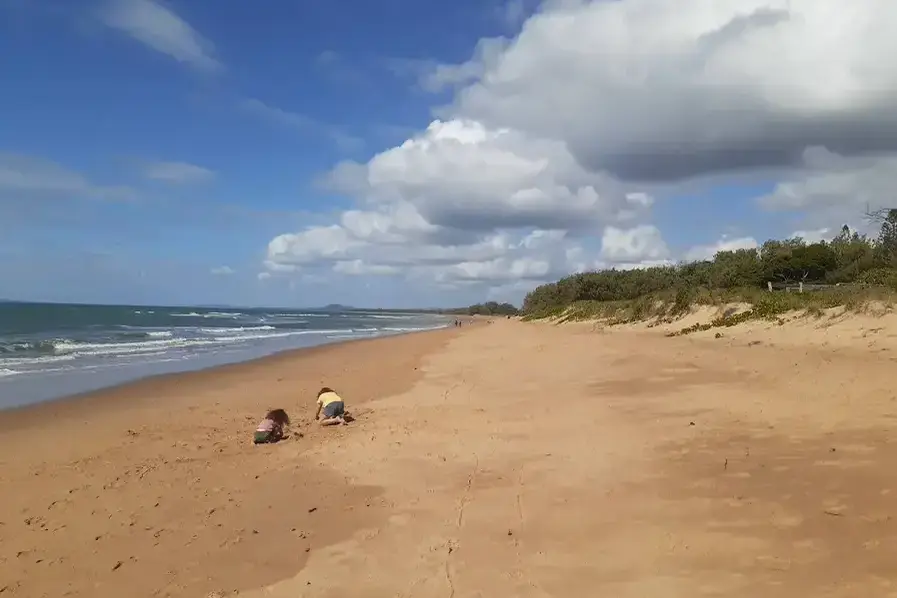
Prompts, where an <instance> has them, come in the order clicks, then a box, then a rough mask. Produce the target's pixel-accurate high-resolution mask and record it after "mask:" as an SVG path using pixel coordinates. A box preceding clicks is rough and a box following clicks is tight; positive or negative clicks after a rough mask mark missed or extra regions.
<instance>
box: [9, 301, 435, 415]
mask: <svg viewBox="0 0 897 598" xmlns="http://www.w3.org/2000/svg"><path fill="white" fill-rule="evenodd" d="M449 323H450V318H447V317H445V316H440V315H435V314H412V313H394V312H386V313H384V312H377V311H356V310H349V311H324V310H310V309H305V310H298V309H297V310H292V309H262V308H251V309H249V308H200V307H162V306H155V307H154V306H129V305H74V304H48V303H0V409H8V408H10V407H18V406H22V405H28V404H32V403H37V402H42V401H47V400H52V399H57V398H61V397H65V396H69V395H73V394H78V393H82V392H87V391H91V390H97V389H100V388H105V387H108V386H113V385H116V384H121V383H123V382H127V381H131V380H136V379H139V378H144V377H147V376H153V375H158V374H167V373H174V372H183V371H189V370H197V369H203V368H208V367H213V366H217V365H223V364H226V363H236V362H240V361H247V360H250V359H255V358H258V357H263V356H265V355H271V354H273V353H277V352H280V351H285V350H288V349H298V348H302V347H312V346H316V345H322V344H326V343H333V342H339V341H346V340H352V339H359V338H373V337H378V336H388V335H393V334H402V333H407V332H415V331H422V330H431V329H435V328H442V327H445V326H447V325H448V324H449Z"/></svg>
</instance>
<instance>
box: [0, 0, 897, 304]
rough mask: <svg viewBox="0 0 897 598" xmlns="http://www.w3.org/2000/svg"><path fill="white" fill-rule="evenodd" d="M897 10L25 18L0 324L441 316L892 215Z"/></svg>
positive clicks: (10, 93) (361, 6) (547, 4)
mask: <svg viewBox="0 0 897 598" xmlns="http://www.w3.org/2000/svg"><path fill="white" fill-rule="evenodd" d="M894 31H897V3H895V2H893V1H892V0H852V1H851V2H849V3H845V2H844V1H843V0H592V1H587V0H545V1H539V0H452V2H445V1H443V0H418V1H411V0H378V1H377V2H371V1H370V0H327V1H326V2H324V1H319V0H267V1H266V2H263V3H258V2H256V3H251V2H236V1H229V0H228V1H220V2H208V1H203V0H78V1H77V2H74V1H71V0H0V57H3V58H2V59H0V89H2V93H0V115H2V116H0V123H2V125H0V297H5V298H12V299H23V300H42V301H71V302H98V303H139V304H160V303H161V304H177V305H187V304H230V305H264V306H286V307H289V306H297V307H298V306H314V305H323V304H328V303H343V304H349V305H356V306H380V307H446V306H459V305H467V304H470V303H475V302H480V301H486V300H497V301H511V302H514V303H518V304H519V303H520V301H521V300H522V298H523V297H524V295H525V294H526V292H528V291H529V290H531V289H532V288H534V287H535V286H537V285H539V284H542V283H544V282H547V281H553V280H557V279H558V278H560V277H563V276H566V275H568V274H571V273H574V272H581V271H586V270H592V269H600V268H635V267H644V266H649V265H656V264H672V263H677V262H680V261H684V260H695V259H706V258H708V257H711V256H712V255H713V254H714V253H715V252H716V251H718V250H722V249H733V248H751V247H756V246H757V245H758V244H761V243H762V242H763V241H764V240H766V239H769V238H781V237H786V236H802V237H804V238H807V239H808V240H811V241H815V240H819V239H826V238H829V237H831V236H833V235H834V234H835V232H837V230H838V229H839V228H840V227H841V226H842V225H843V224H849V225H851V226H853V227H857V228H859V229H860V230H863V228H864V227H865V226H866V223H865V220H864V217H863V214H864V213H865V212H866V211H867V210H868V209H874V208H880V207H891V206H890V205H889V204H888V201H893V199H892V197H891V196H892V194H893V189H895V188H897V112H895V111H894V110H893V106H894V105H895V101H897V71H895V70H894V69H893V68H891V67H890V66H888V61H887V60H886V59H885V57H887V56H892V55H895V54H897V36H895V35H894V34H893V32H894Z"/></svg>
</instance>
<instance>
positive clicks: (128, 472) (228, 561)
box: [0, 318, 897, 598]
mask: <svg viewBox="0 0 897 598" xmlns="http://www.w3.org/2000/svg"><path fill="white" fill-rule="evenodd" d="M870 321H871V320H870ZM870 321H866V320H857V321H856V322H854V323H853V324H851V323H849V322H847V321H846V320H845V321H840V322H838V323H837V325H838V326H839V327H840V328H838V329H837V330H836V332H832V329H831V327H829V328H825V329H820V328H814V327H813V324H808V323H806V322H796V323H789V324H787V325H786V326H784V327H772V328H768V329H767V328H764V327H762V326H757V325H754V326H752V327H745V328H744V329H727V330H726V331H725V335H724V336H723V337H722V338H719V339H717V338H714V337H713V336H712V335H711V336H708V335H706V334H705V335H703V336H702V335H697V336H694V337H678V338H666V337H664V336H663V333H662V332H661V331H658V330H656V329H653V330H647V331H646V330H637V329H628V330H627V329H624V330H613V329H611V330H604V331H595V330H593V329H592V326H591V325H566V326H553V325H546V324H526V323H520V322H517V321H506V320H496V321H495V323H494V324H491V325H487V324H481V325H477V326H471V327H469V328H467V329H462V330H460V331H457V330H451V331H446V332H440V333H435V334H421V335H416V336H413V337H404V338H395V339H386V340H382V341H372V342H370V343H355V344H347V345H344V346H340V347H333V348H329V349H326V350H322V351H321V352H319V353H309V354H306V355H288V356H283V357H279V358H276V359H275V360H269V361H264V362H260V363H257V364H250V365H246V366H238V367H236V368H232V369H225V370H218V371H210V372H205V373H202V374H194V375H188V376H178V377H173V378H171V379H167V380H161V381H153V382H149V383H145V384H143V385H141V384H138V385H136V386H134V387H132V389H131V390H129V389H127V388H124V389H118V390H116V391H114V393H117V394H115V398H116V405H118V407H115V408H111V409H109V410H108V412H106V411H105V410H104V409H103V406H105V405H108V404H110V401H108V400H105V399H103V398H102V397H101V398H99V399H90V401H92V402H93V403H92V404H88V403H85V404H83V405H89V406H90V407H91V410H90V415H89V417H90V423H88V424H84V423H82V422H83V421H84V418H85V417H87V415H84V414H83V413H82V411H83V409H82V410H79V409H75V407H77V403H76V402H73V403H70V404H69V405H70V406H71V407H65V408H63V407H57V409H63V410H66V409H67V410H68V413H67V414H63V415H61V416H59V417H58V418H56V419H54V420H51V421H50V422H49V423H48V424H46V425H45V426H43V427H42V428H41V427H37V426H35V425H34V421H35V420H34V418H33V417H31V419H30V420H29V417H28V416H27V414H18V415H17V414H13V415H12V416H10V418H9V419H8V420H4V422H3V424H2V425H3V428H0V429H2V436H0V439H2V442H4V443H6V445H5V446H3V447H2V450H3V452H2V455H3V459H5V463H4V464H3V469H2V478H3V484H4V486H3V487H4V493H3V495H2V498H0V500H2V505H0V506H2V509H0V513H2V514H3V515H2V525H0V539H2V547H3V548H2V554H0V559H2V561H0V579H2V580H3V582H2V583H7V584H8V585H7V590H6V591H7V592H10V593H11V595H13V596H16V595H22V596H29V597H30V596H44V595H45V596H63V595H66V594H65V592H66V591H70V592H71V593H70V594H69V595H72V596H152V595H159V596H164V595H171V596H196V597H198V598H202V597H203V596H205V595H206V594H207V593H208V592H210V591H220V592H221V593H222V595H229V593H231V592H232V591H234V590H242V591H241V592H240V594H239V595H240V596H241V597H242V598H262V597H265V598H294V597H299V596H304V597H334V598H335V597H337V596H339V597H351V596H359V597H361V596H365V597H381V596H382V597H387V596H389V597H393V596H409V597H411V596H413V597H430V596H432V597H437V596H438V597H449V596H452V597H463V596H520V597H527V596H533V597H537V596H538V597H544V596H558V597H572V596H583V597H591V596H609V597H614V598H636V597H638V598H655V597H656V598H660V597H664V598H666V597H688V598H691V597H695V596H735V597H745V598H747V597H750V598H753V597H755V596H758V595H762V596H764V597H767V598H776V597H786V596H787V597H793V596H813V597H814V598H815V597H834V596H843V597H854V596H897V569H895V568H894V554H897V518H895V515H897V502H895V498H897V478H895V477H894V474H893V472H892V464H893V463H894V462H895V458H897V443H895V441H894V440H893V435H892V434H891V430H892V428H893V427H894V426H895V424H897V393H895V391H894V390H893V388H894V387H893V382H892V380H893V372H894V371H895V358H897V343H890V344H889V342H886V339H889V338H891V337H890V336H889V335H890V334H892V333H894V334H897V326H895V322H891V321H890V320H888V319H887V318H884V319H880V320H877V321H878V322H879V323H878V324H877V325H876V326H874V327H875V328H881V330H878V331H877V332H874V333H869V330H870V328H869V322H870ZM792 325H793V326H794V327H795V328H794V335H793V336H792V337H791V340H790V341H789V342H787V343H786V342H785V339H786V338H788V336H787V332H786V330H787V329H788V328H789V327H790V326H792ZM889 330H890V331H891V332H889ZM864 334H865V336H864ZM873 336H874V338H872V337H873ZM895 338H897V337H895ZM832 339H837V342H833V340H832ZM873 341H875V342H874V343H873ZM824 343H827V344H824ZM418 363H419V364H420V365H419V366H418V367H420V370H419V371H418V375H413V367H414V364H418ZM348 364H352V365H348ZM346 366H348V367H349V368H350V369H352V371H348V372H343V371H342V368H343V367H346ZM353 368H354V369H353ZM403 368H404V369H403ZM408 370H411V372H409V371H408ZM319 374H320V375H319ZM277 377H283V378H284V380H283V381H281V382H278V381H277ZM322 380H324V381H327V382H331V381H333V385H334V386H337V387H338V389H340V390H342V391H343V392H344V393H345V394H346V395H347V398H348V399H349V400H350V401H352V402H353V404H354V403H356V402H359V401H360V400H361V398H362V397H363V398H368V397H370V398H371V400H369V401H366V402H364V403H363V404H361V405H360V408H359V410H358V411H359V412H360V413H359V415H360V417H359V420H358V421H357V422H356V423H355V424H353V425H352V426H349V427H347V428H340V429H333V430H319V429H315V430H312V431H311V432H309V434H308V435H306V436H305V437H304V438H302V439H300V440H295V441H289V442H286V443H283V444H281V445H278V446H274V447H262V448H260V449H257V448H254V447H250V446H247V444H246V440H245V439H246V438H247V436H248V434H249V432H251V429H252V426H253V425H254V424H255V421H254V420H255V418H256V417H257V416H258V415H260V413H259V412H260V411H263V410H264V408H266V407H267V406H268V405H269V403H270V404H271V405H272V406H273V405H274V404H275V403H276V404H277V405H278V406H284V407H286V408H290V407H291V405H293V404H297V403H298V401H300V400H302V399H301V398H300V392H299V391H301V394H305V395H307V394H309V392H311V391H313V390H314V387H315V386H317V385H319V384H320V383H321V381H322ZM154 386H155V388H154ZM160 396H164V397H165V398H164V400H162V401H161V402H160V400H159V397H160ZM356 396H357V397H359V398H358V400H356V398H355V397H356ZM107 399H108V397H107ZM125 403H126V404H127V406H125ZM82 407H83V406H82ZM294 410H295V409H294ZM247 417H248V418H250V419H251V420H252V421H250V420H249V419H246V418H247ZM189 418H193V421H197V422H198V429H197V430H195V431H191V430H190V428H189V427H188V425H187V424H188V423H189V421H188V420H189ZM128 428H131V429H133V430H134V431H135V432H137V435H136V436H132V435H129V434H128V433H127V429H128ZM304 429H307V428H304ZM26 443H27V444H26ZM31 444H33V445H34V447H35V448H34V449H33V450H32V449H30V448H28V447H29V446H31ZM256 476H259V478H258V479H256ZM7 488H14V489H15V490H14V491H12V492H10V491H7V490H6V489H7ZM157 502H158V503H159V506H156V505H155V503H157ZM312 509H315V510H314V511H312ZM310 511H311V512H310ZM26 518H27V520H28V523H26ZM63 526H64V527H63ZM45 530H46V531H45ZM50 530H58V531H55V532H54V531H50ZM253 530H255V531H257V532H258V533H254V532H253ZM157 532H159V533H157ZM95 536H99V539H94V538H95ZM306 550H308V551H307V552H306ZM119 561H120V562H121V563H122V564H121V565H120V566H119V567H118V568H117V569H115V570H113V569H114V568H115V566H116V565H117V563H118V562H119ZM7 580H10V581H7ZM0 587H2V584H0Z"/></svg>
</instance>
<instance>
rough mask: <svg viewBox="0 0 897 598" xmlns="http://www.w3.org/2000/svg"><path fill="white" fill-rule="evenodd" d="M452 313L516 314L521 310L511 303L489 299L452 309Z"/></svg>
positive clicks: (474, 314)
mask: <svg viewBox="0 0 897 598" xmlns="http://www.w3.org/2000/svg"><path fill="white" fill-rule="evenodd" d="M451 313H454V314H458V315H466V316H516V315H517V314H518V313H519V310H518V309H517V308H516V307H514V306H513V305H511V304H510V303H498V302H497V301H487V302H486V303H475V304H474V305H469V306H468V307H463V308H461V309H457V310H452V311H451Z"/></svg>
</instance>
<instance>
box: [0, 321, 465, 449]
mask: <svg viewBox="0 0 897 598" xmlns="http://www.w3.org/2000/svg"><path fill="white" fill-rule="evenodd" d="M452 328H453V327H452V326H449V325H446V326H443V327H440V328H430V329H424V330H414V331H408V332H402V333H398V334H388V335H383V336H377V337H372V338H353V339H340V340H336V341H332V342H326V343H321V344H317V345H312V346H309V347H297V348H293V349H284V350H280V351H275V352H273V353H269V354H267V355H261V356H257V357H251V358H249V359H245V360H242V361H234V362H229V363H221V364H216V365H211V366H206V367H198V368H196V369H188V370H182V371H174V372H165V373H160V374H149V375H146V376H141V377H139V378H134V379H131V380H126V381H124V382H120V383H117V384H111V385H109V386H103V387H101V388H97V389H93V390H87V391H83V392H75V393H72V394H66V395H62V396H58V397H55V398H51V399H46V400H43V401H37V402H34V403H27V404H24V405H14V406H11V407H0V433H2V432H5V431H7V430H8V429H9V427H10V421H9V420H15V419H21V420H24V421H26V422H29V423H34V422H35V421H40V420H43V419H44V418H45V417H46V416H48V415H50V416H51V417H53V418H54V419H56V418H58V417H59V416H60V415H63V414H68V412H70V411H72V410H77V409H79V408H80V407H82V406H83V405H90V404H92V403H96V402H103V401H106V400H107V399H108V396H109V395H118V394H121V393H130V394H135V393H136V394H137V395H138V397H139V398H138V399H137V400H140V398H144V399H145V398H146V397H145V396H144V395H146V394H147V392H149V390H151V389H157V388H158V387H162V389H164V388H165V386H166V385H173V384H176V383H178V382H189V381H190V379H191V377H202V376H207V375H212V374H215V373H217V374H219V375H232V374H235V373H238V372H239V371H240V370H241V368H247V367H253V366H257V365H260V364H265V363H271V364H276V363H278V362H279V361H282V360H292V359H295V358H300V357H302V356H305V355H315V354H318V353H326V352H327V351H328V350H333V349H334V348H336V347H341V346H345V345H350V344H355V343H370V342H376V341H382V340H384V339H389V338H396V337H403V336H410V335H417V334H425V333H439V332H442V331H445V330H450V329H452ZM74 403H77V404H74ZM69 404H72V405H69ZM46 411H49V412H51V413H45V412H46ZM17 423H21V422H17Z"/></svg>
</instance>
